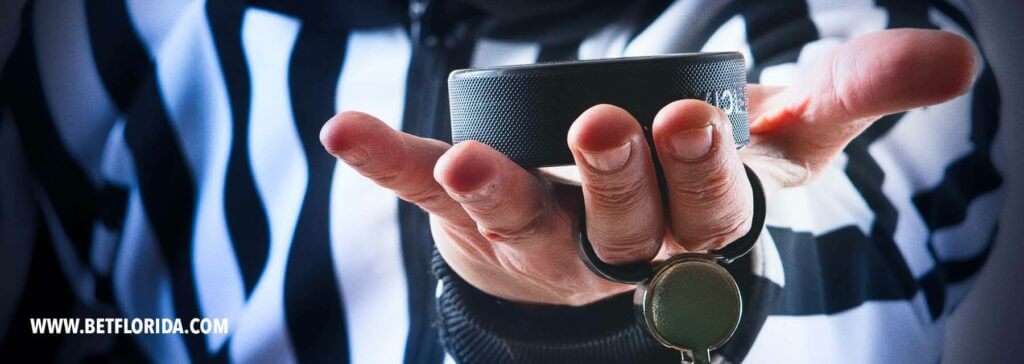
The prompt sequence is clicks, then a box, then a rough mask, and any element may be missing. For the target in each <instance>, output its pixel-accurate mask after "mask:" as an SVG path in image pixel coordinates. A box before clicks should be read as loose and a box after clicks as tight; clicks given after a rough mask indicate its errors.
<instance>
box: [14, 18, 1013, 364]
mask: <svg viewBox="0 0 1024 364" xmlns="http://www.w3.org/2000/svg"><path fill="white" fill-rule="evenodd" d="M313 3H316V2H313ZM301 6H302V5H294V6H291V5H289V6H281V8H278V7H277V6H276V5H274V6H270V5H267V4H263V3H259V4H256V5H253V4H251V3H247V2H243V1H241V0H230V1H221V2H213V1H211V2H204V1H198V0H193V1H185V0H181V1H166V2H164V1H160V2H147V1H138V0H85V1H74V0H73V1H71V2H67V3H64V2H59V1H55V0H38V1H30V2H29V3H28V4H27V5H26V7H25V10H24V12H23V16H22V17H21V30H20V32H19V33H20V34H19V36H18V39H17V43H16V47H15V48H14V50H13V51H12V53H11V56H10V57H9V59H8V60H7V61H6V63H5V68H4V72H3V84H2V90H3V93H2V95H3V97H2V100H3V103H2V104H0V105H3V107H5V108H7V109H6V110H0V111H3V119H2V120H3V121H0V137H2V138H5V139H2V140H8V139H6V138H15V137H16V138H17V140H18V141H19V142H20V143H17V148H18V153H13V154H6V153H5V154H4V156H3V158H10V160H8V159H3V160H2V164H0V166H2V167H4V168H12V167H10V166H14V165H19V163H22V164H24V165H26V166H27V167H28V171H29V172H30V174H31V176H30V177H26V178H25V179H20V180H19V181H22V182H23V184H29V185H31V187H30V188H29V190H30V191H31V196H30V198H19V199H5V200H4V201H3V202H4V204H5V205H3V206H0V207H3V209H4V211H7V209H11V208H10V207H9V206H11V205H8V204H15V205H17V207H16V208H14V210H18V211H26V213H28V212H33V213H31V214H29V215H30V216H25V217H24V218H25V221H26V223H25V226H26V227H25V230H24V231H21V233H20V234H15V235H17V236H15V238H17V239H18V241H26V242H34V243H32V244H31V247H32V248H31V249H29V250H27V251H21V252H20V253H18V254H20V255H17V254H14V255H11V256H12V257H15V256H17V257H23V258H25V259H27V258H26V257H30V258H31V259H30V260H28V263H27V265H26V264H22V265H5V268H6V267H11V268H10V269H12V272H13V273H15V274H12V275H11V276H10V278H9V279H11V280H17V281H18V282H17V284H15V285H11V286H12V287H21V288H20V290H19V291H18V292H16V293H18V294H20V298H19V299H17V300H16V301H15V302H13V303H11V304H8V305H7V306H2V307H0V308H3V309H4V310H6V311H0V314H6V315H9V317H13V318H15V319H19V318H24V317H31V316H32V315H40V313H46V312H57V313H61V312H69V310H71V307H74V306H86V307H100V306H102V305H104V304H109V305H113V306H114V307H116V309H117V310H118V312H119V314H120V315H122V316H126V317H175V316H176V317H184V318H190V317H203V316H206V317H225V318H229V319H230V320H231V324H232V332H231V333H230V335H220V336H205V337H204V336H174V335H154V336H150V335H139V336H133V337H132V338H131V339H130V340H132V341H134V344H135V345H137V347H138V348H139V349H141V352H142V353H143V354H144V355H146V356H148V357H149V358H153V359H160V360H166V361H185V360H186V359H191V360H192V361H196V362H208V361H209V362H223V361H231V362H251V361H265V362H296V361H302V362H318V361H327V360H331V361H338V362H356V363H380V362H385V363H387V362H390V363H393V362H403V361H404V362H409V363H439V362H442V361H443V360H446V359H445V357H444V355H443V353H442V351H441V349H440V346H439V345H438V343H437V334H436V332H435V331H434V330H435V328H434V327H433V326H432V325H433V324H434V320H435V319H434V316H433V315H434V312H433V305H434V296H433V292H434V290H435V287H434V285H435V282H434V280H433V278H431V277H430V276H429V272H428V271H429V261H430V250H431V242H430V241H429V238H430V237H429V227H428V223H427V218H426V215H425V214H424V213H423V212H422V211H420V210H419V209H417V208H415V207H414V206H411V205H408V204H405V203H400V202H398V200H397V199H395V198H394V197H393V196H392V195H391V194H389V193H387V192H386V191H384V190H382V189H379V188H377V187H375V186H374V185H373V184H372V183H371V182H369V181H367V180H365V179H363V178H361V177H360V176H358V174H357V173H355V172H354V171H353V170H351V169H349V168H348V167H347V166H345V165H344V164H338V163H337V162H336V161H335V160H333V159H332V158H330V157H329V156H328V155H327V154H326V153H325V152H324V151H323V150H322V147H321V146H320V143H319V140H318V134H319V130H320V127H321V125H322V124H323V122H324V121H325V120H326V119H327V118H329V117H330V116H331V115H333V114H335V113H337V112H339V111H342V110H350V109H356V110H362V111H366V112H369V113H372V114H374V115H376V116H378V117H380V118H381V119H382V120H384V121H385V122H387V123H389V124H390V125H391V127H393V128H396V129H402V130H404V131H406V132H410V133H413V134H417V135H421V136H427V137H434V138H439V139H446V138H447V135H448V129H447V117H446V114H447V111H446V109H445V108H444V106H445V105H446V100H445V97H446V93H445V92H444V87H445V85H444V77H445V75H446V74H447V73H448V72H449V71H450V70H451V69H453V68H463V67H468V66H494V65H504V64H514V63H533V62H543V61H558V60H572V59H591V58H600V57H614V56H623V55H648V54H658V53H667V52H692V51H700V50H708V51H709V50H738V51H741V52H743V53H744V54H745V55H746V56H747V57H748V61H749V63H750V65H751V68H750V79H751V80H752V81H758V82H763V83H768V84H776V85H786V84H788V83H791V82H792V81H793V80H794V79H795V78H796V77H797V76H798V75H799V74H800V73H801V72H802V71H803V70H805V69H806V68H807V67H808V66H810V65H811V64H813V63H814V62H815V61H816V60H817V59H819V58H820V57H822V56H824V55H825V54H826V53H827V52H828V51H829V50H831V49H832V48H834V47H835V46H837V45H839V44H841V43H842V42H843V41H844V40H846V39H849V38H851V37H854V36H857V35H860V34H863V33H867V32H871V31H878V30H883V29H886V28H895V27H907V26H911V27H927V28H940V29H945V30H950V31H954V32H959V33H961V34H964V35H965V36H968V37H973V32H972V30H971V26H970V23H969V19H968V17H967V16H966V15H964V13H963V11H962V10H961V8H959V7H958V6H956V5H954V4H950V3H947V2H945V1H922V2H902V1H886V0H878V1H871V0H857V1H850V2H836V1H829V0H785V1H780V2H763V1H746V0H743V1H739V0H738V1H732V2H719V1H700V0H675V1H653V0H652V1H645V2H637V3H636V4H635V5H630V6H624V7H623V8H622V9H620V11H618V13H617V17H616V18H614V19H608V21H607V22H606V24H605V25H603V26H601V27H598V28H597V29H594V30H593V31H592V32H590V34H586V35H584V36H582V37H579V38H574V39H564V38H558V41H556V42H545V41H530V40H524V39H523V38H521V37H514V38H504V37H502V36H501V34H490V35H488V36H487V37H482V38H479V39H478V38H472V37H470V38H465V39H456V40H455V41H452V42H446V41H441V42H437V41H436V40H435V42H433V43H432V44H425V43H423V42H421V41H420V40H419V39H414V38H412V37H410V36H409V32H408V30H407V27H406V26H404V25H402V24H390V25H381V24H374V25H372V26H366V24H362V23H360V22H357V21H353V20H352V19H359V17H357V16H346V17H344V19H340V20H339V22H338V23H337V24H330V26H325V25H324V23H322V22H318V21H311V20H310V14H311V12H310V11H308V9H307V10H305V11H297V12H289V11H288V9H291V8H295V7H300V8H301ZM282 9H284V10H282ZM353 9H355V8H353ZM312 13H315V12H312ZM853 14H856V15H853ZM398 18H400V17H398ZM357 23H359V24H357ZM999 102H1000V97H999V92H998V89H997V87H996V84H995V80H994V76H993V74H992V72H991V70H990V69H988V68H987V67H985V68H983V70H982V72H981V74H980V75H979V78H978V83H977V87H976V88H975V90H974V91H972V92H971V93H969V94H967V95H965V96H962V97H960V98H957V99H955V100H952V101H950V102H948V103H945V104H942V105H938V106H934V107H930V108H926V109H919V110H911V111H908V112H906V113H902V114H898V115H892V116H889V117H886V118H884V119H883V120H881V121H879V122H878V123H877V124H876V125H874V126H873V127H872V128H871V129H869V130H868V132H866V133H865V134H864V135H863V136H862V137H860V138H858V139H857V140H856V141H855V142H854V143H852V144H851V145H850V146H849V148H847V150H846V151H845V153H844V154H843V155H842V156H841V157H840V158H838V159H837V160H836V162H835V163H834V164H833V165H832V166H831V167H830V168H829V169H828V170H826V171H825V172H824V173H823V175H822V176H821V177H820V178H819V179H818V180H817V181H816V182H814V183H812V184H810V185H808V186H804V187H801V188H796V189H792V190H787V191H784V192H782V193H781V194H780V196H779V197H778V198H776V199H775V201H777V204H778V205H776V206H773V207H774V208H771V209H770V211H771V213H770V216H769V225H770V226H769V229H768V231H769V232H770V233H769V234H766V235H765V237H764V238H763V243H762V244H760V245H759V248H758V250H757V251H755V254H752V255H751V256H750V257H748V258H746V259H744V260H743V261H741V262H738V263H737V266H742V267H743V269H739V270H737V271H736V272H734V273H735V274H736V275H737V279H738V281H739V282H740V284H741V285H742V286H743V287H744V290H745V292H748V293H749V294H748V299H749V300H750V302H749V304H748V307H749V308H750V310H749V311H748V314H747V315H746V316H745V318H744V321H743V322H742V323H741V333H740V334H738V336H737V337H736V338H735V339H734V340H733V341H732V342H730V344H729V346H727V347H725V348H723V349H722V350H720V352H721V354H722V355H723V356H724V358H725V359H727V360H728V361H731V362H739V361H743V360H749V361H756V362H760V361H774V360H776V359H778V358H782V357H785V358H787V360H789V361H793V362H820V361H826V360H827V361H836V360H838V361H849V362H862V361H869V360H870V361H884V362H890V361H893V362H898V361H907V360H910V359H914V360H916V361H919V360H921V358H927V359H934V360H938V359H939V355H940V354H941V347H940V346H941V337H942V331H943V329H944V324H945V317H946V314H947V313H948V312H949V311H950V310H952V309H953V308H954V307H955V305H956V303H957V302H958V301H959V299H960V297H961V296H962V295H963V292H964V291H965V290H966V287H968V286H969V283H970V279H971V277H973V276H974V273H975V272H977V270H978V269H979V267H980V266H981V264H982V263H983V262H984V261H985V258H986V257H987V254H988V251H989V248H990V246H991V237H992V236H993V234H994V229H995V225H996V220H997V219H996V213H995V211H997V210H998V207H999V205H1000V200H1001V196H1002V193H1003V189H1002V188H1001V186H1002V183H1003V182H1002V177H1001V173H1000V170H1001V168H1000V164H999V157H998V153H999V151H998V147H999V146H998V145H997V143H996V132H997V130H998V128H997V124H996V123H997V120H998V115H997V113H998V109H999V108H998V105H999ZM12 145H13V144H6V143H5V145H4V148H10V147H12ZM936 145H942V146H943V147H942V148H936V147H935V146H936ZM4 150H5V151H6V149H4ZM4 172H6V171H4ZM11 176H14V174H7V173H3V177H4V178H10V179H13V178H15V177H11ZM3 181H7V179H3ZM25 181H27V182H25ZM15 186H16V185H15V184H10V185H8V184H7V183H6V182H5V183H4V186H0V187H3V189H2V191H3V193H5V195H4V196H7V195H6V194H10V193H12V192H10V191H8V190H11V191H13V190H14V189H15ZM8 187H10V188H8ZM8 222H9V221H8V220H5V221H3V224H4V226H5V230H4V231H3V233H4V234H5V235H4V237H5V238H6V237H7V236H8V234H10V230H8V229H6V226H8ZM10 236H14V235H10ZM5 259H7V258H5ZM12 259H13V258H12ZM55 266H59V267H60V269H59V270H55V269H44V268H46V267H55ZM19 267H20V268H19ZM747 267H751V268H752V269H746V268H747ZM15 268H17V269H15ZM19 269H20V272H21V273H18V270H19ZM26 272H27V273H26ZM58 273H59V274H58ZM5 279H8V278H5ZM40 285H46V286H50V287H55V290H54V292H42V291H40V290H39V289H38V287H39V286H40ZM47 298H49V300H47ZM4 302H6V301H4ZM5 304H6V303H5ZM104 307H105V306H104ZM10 322H14V324H11V325H8V327H7V334H6V336H4V342H3V346H2V348H0V352H3V353H9V352H11V353H13V352H18V351H17V350H18V349H19V347H24V348H30V347H41V346H32V345H36V344H38V343H39V342H34V341H33V340H32V338H28V337H24V335H20V334H18V331H16V328H17V327H18V326H17V325H18V324H17V321H10ZM12 328H15V329H12ZM0 329H3V328H2V327H0ZM869 333H870V334H869ZM849 338H857V340H850V339H849ZM44 344H45V345H62V346H65V347H67V346H73V345H72V344H70V343H62V342H56V341H55V342H46V343H44ZM128 344H129V345H130V346H133V345H131V344H132V343H128ZM117 345H120V344H117ZM115 346H116V345H115ZM122 353H126V354H124V355H126V357H131V352H130V351H122ZM136 354H137V353H136ZM54 355H56V354H54ZM448 360H450V358H448Z"/></svg>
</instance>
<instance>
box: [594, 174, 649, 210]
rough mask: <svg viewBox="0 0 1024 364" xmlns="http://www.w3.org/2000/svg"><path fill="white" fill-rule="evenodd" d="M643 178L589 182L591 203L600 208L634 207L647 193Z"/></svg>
mask: <svg viewBox="0 0 1024 364" xmlns="http://www.w3.org/2000/svg"><path fill="white" fill-rule="evenodd" d="M644 187H645V184H644V180H643V179H641V178H626V179H619V180H610V179H609V180H606V181H601V182H598V183H593V184H588V185H587V191H588V192H589V195H590V196H589V197H590V202H591V205H592V206H593V207H595V208H599V209H623V208H629V207H633V206H636V205H638V204H639V202H640V201H642V200H643V197H644V194H645V193H647V191H646V189H645V188H644Z"/></svg>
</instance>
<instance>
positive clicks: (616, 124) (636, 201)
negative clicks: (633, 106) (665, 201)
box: [568, 105, 664, 263]
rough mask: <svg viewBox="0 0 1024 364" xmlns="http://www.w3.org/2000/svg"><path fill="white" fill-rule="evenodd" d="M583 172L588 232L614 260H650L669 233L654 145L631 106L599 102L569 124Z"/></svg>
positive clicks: (601, 252)
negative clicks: (621, 106) (665, 229)
mask: <svg viewBox="0 0 1024 364" xmlns="http://www.w3.org/2000/svg"><path fill="white" fill-rule="evenodd" d="M568 143H569V147H570V149H571V150H572V153H573V157H574V158H575V160H576V165H577V166H578V168H579V171H580V177H581V180H582V181H581V185H582V187H583V199H584V201H585V206H586V215H587V236H588V238H589V239H590V242H591V243H592V244H593V245H594V250H595V252H597V255H598V256H599V257H600V258H601V259H602V260H604V261H606V262H609V263H626V262H633V261H641V260H645V261H649V260H651V259H652V258H654V256H655V254H657V253H658V249H659V248H660V247H661V237H662V236H663V235H664V217H663V215H662V204H661V196H660V192H659V191H658V182H657V177H656V175H655V173H654V165H653V164H652V161H651V159H652V158H651V153H650V148H649V147H648V146H647V141H646V139H645V138H644V135H643V130H642V129H641V128H640V124H639V123H637V121H636V119H634V118H633V116H631V115H630V114H629V113H628V112H627V111H626V110H623V109H621V108H618V107H615V106H611V105H598V106H594V107H592V108H590V109H589V110H587V111H585V112H584V113H583V114H582V115H580V117H579V118H578V119H576V121H575V122H574V123H573V125H572V127H571V128H570V129H569V136H568Z"/></svg>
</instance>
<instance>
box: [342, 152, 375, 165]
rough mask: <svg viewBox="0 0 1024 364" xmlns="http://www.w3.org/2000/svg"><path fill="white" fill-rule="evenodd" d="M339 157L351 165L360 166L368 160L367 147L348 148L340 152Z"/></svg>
mask: <svg viewBox="0 0 1024 364" xmlns="http://www.w3.org/2000/svg"><path fill="white" fill-rule="evenodd" d="M338 157H339V158H341V160H343V161H345V163H348V164H349V165H353V166H359V165H361V164H363V163H365V162H366V159H367V157H368V155H367V153H366V149H363V148H348V149H346V150H344V151H341V152H338Z"/></svg>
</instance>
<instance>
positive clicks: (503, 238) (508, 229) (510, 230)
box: [477, 211, 541, 244]
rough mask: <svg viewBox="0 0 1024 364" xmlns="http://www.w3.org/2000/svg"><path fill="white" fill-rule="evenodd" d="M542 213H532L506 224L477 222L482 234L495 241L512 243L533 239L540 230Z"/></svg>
mask: <svg viewBox="0 0 1024 364" xmlns="http://www.w3.org/2000/svg"><path fill="white" fill-rule="evenodd" d="M540 223H541V213H540V212H539V211H538V212H536V213H531V214H529V215H526V216H523V217H520V218H518V219H516V220H513V221H511V222H508V223H505V224H499V225H493V226H486V225H484V224H479V223H478V224H477V228H478V230H479V231H480V235H482V236H483V237H484V238H486V239H487V240H488V241H491V242H493V243H502V244H511V243H518V242H524V241H527V240H530V239H532V238H533V237H535V236H536V235H537V232H538V231H539V230H540Z"/></svg>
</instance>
